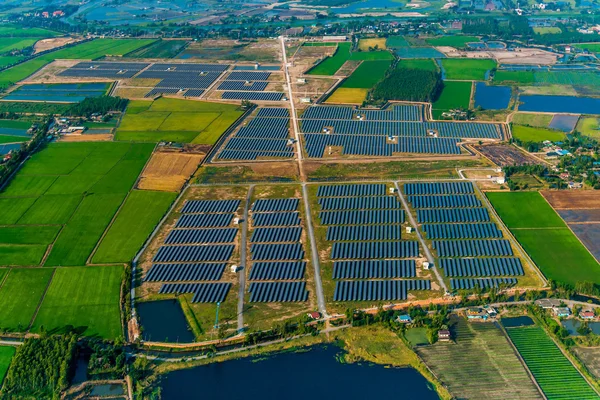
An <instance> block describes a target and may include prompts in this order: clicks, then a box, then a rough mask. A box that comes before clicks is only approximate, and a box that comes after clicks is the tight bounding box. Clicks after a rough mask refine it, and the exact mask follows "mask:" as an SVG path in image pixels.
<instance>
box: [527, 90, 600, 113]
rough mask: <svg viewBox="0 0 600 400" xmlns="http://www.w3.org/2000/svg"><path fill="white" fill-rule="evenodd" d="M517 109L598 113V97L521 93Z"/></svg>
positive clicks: (599, 110)
mask: <svg viewBox="0 0 600 400" xmlns="http://www.w3.org/2000/svg"><path fill="white" fill-rule="evenodd" d="M519 101H520V102H521V103H523V104H520V105H519V111H534V112H555V113H572V114H600V99H596V98H592V97H576V96H547V95H537V94H536V95H521V96H519Z"/></svg>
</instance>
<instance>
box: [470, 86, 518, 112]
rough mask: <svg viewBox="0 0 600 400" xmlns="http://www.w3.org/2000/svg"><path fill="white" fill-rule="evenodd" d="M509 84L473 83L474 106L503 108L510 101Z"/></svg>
mask: <svg viewBox="0 0 600 400" xmlns="http://www.w3.org/2000/svg"><path fill="white" fill-rule="evenodd" d="M510 95H511V88H510V87H509V86H488V85H486V84H485V83H484V82H477V84H476V85H475V107H481V108H483V109H484V110H504V109H505V108H507V107H508V103H510Z"/></svg>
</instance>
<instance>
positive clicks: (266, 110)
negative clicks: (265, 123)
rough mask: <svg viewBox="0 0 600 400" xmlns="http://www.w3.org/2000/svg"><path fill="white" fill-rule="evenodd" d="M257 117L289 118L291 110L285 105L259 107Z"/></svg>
mask: <svg viewBox="0 0 600 400" xmlns="http://www.w3.org/2000/svg"><path fill="white" fill-rule="evenodd" d="M256 116H257V117H278V118H289V116H290V111H289V110H288V109H287V108H283V107H263V108H259V109H258V113H257V114H256Z"/></svg>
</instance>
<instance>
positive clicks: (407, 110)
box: [302, 104, 423, 121]
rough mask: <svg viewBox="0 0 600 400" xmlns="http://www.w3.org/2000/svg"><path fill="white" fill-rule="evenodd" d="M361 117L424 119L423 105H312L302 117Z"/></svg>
mask: <svg viewBox="0 0 600 400" xmlns="http://www.w3.org/2000/svg"><path fill="white" fill-rule="evenodd" d="M359 116H360V117H361V119H362V120H365V121H422V120H423V106H421V105H412V104H396V105H394V106H391V107H389V108H387V109H385V110H367V109H360V108H354V107H343V106H318V105H316V106H311V107H309V108H308V109H306V110H305V111H304V113H303V114H302V119H317V120H329V119H334V120H335V119H341V120H350V119H353V118H358V117H359Z"/></svg>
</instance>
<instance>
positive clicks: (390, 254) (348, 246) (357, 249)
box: [331, 241, 419, 260]
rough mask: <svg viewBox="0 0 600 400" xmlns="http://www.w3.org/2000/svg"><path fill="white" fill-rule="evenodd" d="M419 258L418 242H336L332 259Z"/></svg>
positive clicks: (332, 251)
mask: <svg viewBox="0 0 600 400" xmlns="http://www.w3.org/2000/svg"><path fill="white" fill-rule="evenodd" d="M418 256H419V244H418V242H416V241H398V242H335V243H334V244H333V247H332V249H331V258H332V259H334V260H335V259H362V258H367V259H368V258H412V257H418Z"/></svg>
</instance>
